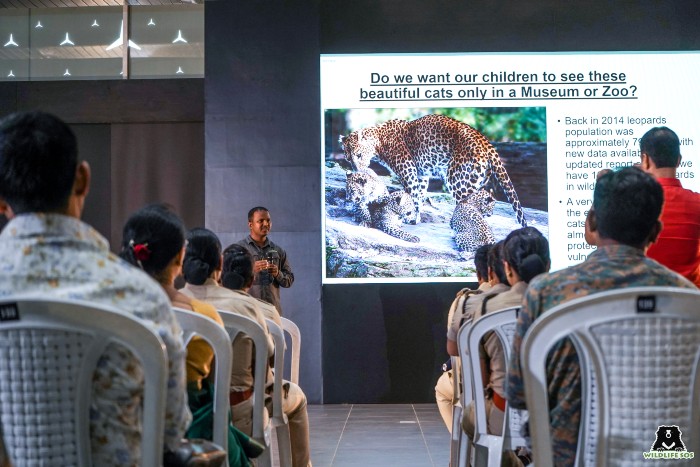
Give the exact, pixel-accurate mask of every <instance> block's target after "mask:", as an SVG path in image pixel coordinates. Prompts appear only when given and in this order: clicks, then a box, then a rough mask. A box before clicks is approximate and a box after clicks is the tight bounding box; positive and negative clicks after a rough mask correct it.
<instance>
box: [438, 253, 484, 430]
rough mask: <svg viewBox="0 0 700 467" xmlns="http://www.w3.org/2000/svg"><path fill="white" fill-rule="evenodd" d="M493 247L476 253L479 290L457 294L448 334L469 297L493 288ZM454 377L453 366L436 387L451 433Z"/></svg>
mask: <svg viewBox="0 0 700 467" xmlns="http://www.w3.org/2000/svg"><path fill="white" fill-rule="evenodd" d="M492 246H493V245H492V244H488V245H482V246H480V247H479V248H478V249H477V250H476V252H475V253H474V268H475V269H476V280H477V282H478V288H477V289H475V290H472V289H469V288H464V289H462V290H460V291H459V292H457V296H456V297H455V299H454V300H453V301H452V305H451V306H450V311H449V312H448V313H447V330H448V332H449V330H450V326H451V325H452V320H453V318H454V315H455V313H456V312H457V310H459V313H460V314H462V313H463V312H464V304H465V302H466V300H467V299H468V298H469V296H470V295H474V294H479V293H482V292H485V291H487V290H489V289H490V288H491V284H490V283H489V281H488V264H487V257H488V254H489V249H491V247H492ZM455 339H456V335H455ZM454 377H458V375H455V374H454V369H453V368H452V367H451V365H449V368H448V369H446V370H445V371H443V373H442V375H440V377H439V378H438V380H437V384H436V385H435V401H436V402H437V406H438V410H439V411H440V415H441V416H442V419H443V421H444V422H445V425H447V430H448V431H449V432H450V433H452V408H453V406H454V405H455V404H456V403H457V401H456V400H455V393H454V386H453V381H452V378H454Z"/></svg>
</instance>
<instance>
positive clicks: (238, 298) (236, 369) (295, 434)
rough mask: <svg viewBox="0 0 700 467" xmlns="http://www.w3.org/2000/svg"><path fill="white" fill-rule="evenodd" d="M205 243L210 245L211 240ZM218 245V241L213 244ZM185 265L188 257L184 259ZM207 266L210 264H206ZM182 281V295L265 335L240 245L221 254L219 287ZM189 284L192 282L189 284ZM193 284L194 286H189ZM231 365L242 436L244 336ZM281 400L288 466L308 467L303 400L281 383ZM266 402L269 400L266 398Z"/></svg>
mask: <svg viewBox="0 0 700 467" xmlns="http://www.w3.org/2000/svg"><path fill="white" fill-rule="evenodd" d="M209 241H212V242H213V239H210V240H209ZM216 241H217V242H218V240H216ZM186 261H189V256H188V257H186ZM210 264H213V262H212V263H210ZM218 267H219V266H218V263H217V264H216V265H212V266H211V268H212V270H215V269H217V268H218ZM185 272H186V274H185V281H186V282H187V284H186V285H185V288H184V289H182V292H183V293H185V294H187V295H189V296H192V297H196V298H198V299H199V300H203V301H206V302H208V303H211V304H212V305H214V306H215V307H216V308H217V309H220V310H224V311H230V312H234V313H238V314H241V315H243V316H246V317H248V318H251V319H254V320H256V321H257V322H258V323H259V324H260V326H261V327H262V328H263V329H265V330H266V331H267V325H266V324H265V317H264V315H263V312H262V310H261V308H260V306H259V304H260V301H259V300H257V299H255V298H253V297H251V296H249V295H248V294H247V293H246V292H245V290H246V289H247V288H248V287H250V285H251V284H252V280H253V259H252V256H251V254H250V253H249V252H248V251H247V250H246V249H245V247H243V246H241V245H236V244H234V245H231V246H230V247H228V248H227V249H226V251H224V255H223V263H222V271H221V273H220V281H221V283H222V284H223V287H221V286H219V284H218V283H217V281H216V280H215V278H214V276H212V277H208V278H207V279H206V280H205V281H204V282H202V283H201V284H197V283H196V282H198V281H196V280H195V279H194V278H193V277H192V276H190V275H188V274H187V268H186V269H185ZM191 281H192V282H191ZM193 282H195V283H193ZM233 348H234V357H233V359H234V361H233V370H232V375H231V397H230V400H231V413H232V419H233V423H234V425H235V426H236V427H238V428H239V429H240V430H241V431H243V432H244V433H246V434H251V432H252V410H253V406H252V403H253V399H252V397H251V396H252V388H253V367H254V351H253V343H252V340H251V339H250V338H249V337H247V336H239V337H237V338H236V340H235V341H234V343H233ZM273 352H274V344H273V342H272V336H270V335H269V334H268V354H269V355H270V357H272V356H273ZM267 387H268V390H271V389H272V374H271V373H269V374H268V377H267ZM285 388H288V390H285V397H284V398H283V402H284V407H283V410H284V412H285V414H287V417H288V418H289V431H290V437H291V445H292V464H293V465H294V466H295V467H305V466H307V465H310V464H311V463H310V460H309V458H310V453H309V424H308V415H307V412H306V396H305V395H304V393H303V392H302V391H301V389H300V388H299V387H298V386H297V385H295V384H291V383H287V382H285ZM268 400H269V398H268Z"/></svg>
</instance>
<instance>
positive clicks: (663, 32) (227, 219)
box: [206, 0, 700, 402]
mask: <svg viewBox="0 0 700 467" xmlns="http://www.w3.org/2000/svg"><path fill="white" fill-rule="evenodd" d="M291 3H294V5H291ZM297 3H303V5H304V6H301V7H300V6H298V5H297ZM699 16H700V9H698V8H697V4H696V2H695V1H689V0H680V1H665V2H664V1H619V2H610V1H609V0H593V1H588V2H562V1H560V0H536V1H530V2H512V1H493V0H478V1H476V0H462V1H454V0H354V1H352V2H348V1H347V0H323V1H321V2H320V3H315V2H246V1H243V0H232V1H228V2H225V1H219V2H210V3H207V11H206V24H207V38H206V43H207V69H206V76H207V77H206V99H207V106H206V131H207V135H206V144H207V155H206V164H207V223H208V224H209V226H210V227H212V228H214V230H216V231H218V232H229V233H228V234H227V235H228V238H230V239H231V240H233V239H236V238H237V237H240V236H242V235H244V234H245V230H246V229H245V216H244V212H245V211H246V210H247V208H248V207H250V206H252V205H254V204H267V205H269V207H271V209H272V216H273V222H274V225H273V230H274V232H273V235H272V238H273V239H275V240H279V242H280V243H281V244H282V245H284V246H285V247H287V249H288V251H289V254H290V257H291V259H292V264H293V265H295V266H296V268H295V272H296V273H297V280H298V283H297V284H296V285H295V286H294V287H293V288H292V289H291V290H288V291H283V303H284V305H285V309H286V310H289V315H290V316H291V317H292V319H294V320H295V321H297V322H299V323H300V325H301V327H302V332H303V335H304V345H303V357H302V370H303V373H302V386H303V387H304V389H305V390H306V391H307V394H308V395H309V396H310V397H309V398H310V400H312V401H318V400H320V396H321V385H323V400H324V401H326V402H368V401H371V402H379V401H384V402H390V401H405V400H412V401H415V402H419V401H429V400H432V387H433V386H434V382H435V378H436V376H437V374H436V371H435V368H434V367H433V368H428V367H429V363H428V362H429V361H434V362H441V361H443V360H444V359H446V357H447V356H446V354H445V353H444V350H443V349H444V344H445V342H444V323H442V324H439V322H440V320H443V321H444V314H446V313H447V306H448V305H449V302H450V301H451V299H452V297H454V292H455V291H456V290H458V289H459V288H460V287H461V284H460V285H458V284H452V285H441V286H435V285H429V284H415V285H410V286H408V285H406V286H404V285H402V286H398V285H396V286H394V285H383V286H380V285H367V286H355V287H347V286H340V285H334V286H325V287H323V290H322V292H321V289H322V288H321V285H320V280H321V279H320V278H321V255H320V251H321V246H320V210H321V207H320V192H319V189H320V188H319V178H320V170H319V166H320V144H319V128H320V125H321V121H320V118H321V117H320V109H319V107H318V104H319V97H318V89H319V88H318V84H319V80H318V74H319V57H318V55H319V54H320V53H363V52H385V53H386V52H484V51H494V52H498V51H515V52H517V51H556V50H566V51H579V50H698V49H700V30H699V29H698V28H697V24H698V20H700V18H699ZM269 180H273V182H272V183H270V182H269ZM297 265H298V266H297ZM299 266H301V268H299ZM321 295H322V297H323V306H321V303H320V302H319V300H320V298H321ZM321 316H322V318H323V326H322V327H321ZM436 323H438V324H436ZM436 326H437V327H438V328H439V327H440V326H442V330H440V329H437V330H435V329H436ZM398 333H402V335H404V336H407V337H400V335H399V334H398ZM397 336H398V337H397ZM321 341H322V342H323V346H322V347H321ZM321 351H322V352H321ZM441 352H443V353H442V354H441ZM321 359H322V360H323V372H322V373H321V363H320V362H321ZM413 364H415V365H416V366H415V367H414V368H413V369H410V368H411V365H413Z"/></svg>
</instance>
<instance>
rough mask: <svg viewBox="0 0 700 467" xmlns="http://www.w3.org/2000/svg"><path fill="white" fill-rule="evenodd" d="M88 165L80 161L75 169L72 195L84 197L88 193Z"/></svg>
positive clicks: (89, 178)
mask: <svg viewBox="0 0 700 467" xmlns="http://www.w3.org/2000/svg"><path fill="white" fill-rule="evenodd" d="M90 180H91V173H90V164H88V163H87V161H82V162H80V163H79V164H78V167H77V168H76V169H75V181H74V182H73V195H75V196H81V197H83V198H84V197H86V196H87V194H88V193H89V192H90Z"/></svg>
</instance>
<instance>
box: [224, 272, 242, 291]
mask: <svg viewBox="0 0 700 467" xmlns="http://www.w3.org/2000/svg"><path fill="white" fill-rule="evenodd" d="M221 285H223V286H224V287H226V288H227V289H231V290H239V289H241V288H243V286H244V285H245V278H244V277H243V276H242V275H241V274H239V273H238V271H224V272H222V273H221Z"/></svg>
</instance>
